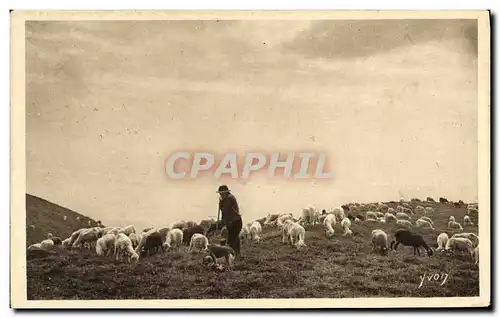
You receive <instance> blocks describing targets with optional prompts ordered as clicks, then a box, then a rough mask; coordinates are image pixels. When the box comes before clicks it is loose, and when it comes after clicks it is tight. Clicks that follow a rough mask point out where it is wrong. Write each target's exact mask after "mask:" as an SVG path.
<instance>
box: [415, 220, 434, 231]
mask: <svg viewBox="0 0 500 318" xmlns="http://www.w3.org/2000/svg"><path fill="white" fill-rule="evenodd" d="M415 225H416V226H417V227H420V228H429V229H431V230H434V227H433V226H432V224H431V223H430V222H429V221H427V220H424V219H418V220H417V221H416V222H415Z"/></svg>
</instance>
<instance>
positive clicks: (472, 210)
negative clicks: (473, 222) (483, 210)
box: [467, 208, 479, 216]
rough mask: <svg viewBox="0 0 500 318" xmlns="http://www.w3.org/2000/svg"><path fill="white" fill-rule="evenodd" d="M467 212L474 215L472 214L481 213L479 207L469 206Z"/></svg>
mask: <svg viewBox="0 0 500 318" xmlns="http://www.w3.org/2000/svg"><path fill="white" fill-rule="evenodd" d="M467 214H468V215H472V214H474V215H476V216H477V215H478V214H479V211H478V209H476V208H468V209H467Z"/></svg>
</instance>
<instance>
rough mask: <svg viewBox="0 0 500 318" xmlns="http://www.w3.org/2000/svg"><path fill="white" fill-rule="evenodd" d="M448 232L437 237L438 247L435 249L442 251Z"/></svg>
mask: <svg viewBox="0 0 500 318" xmlns="http://www.w3.org/2000/svg"><path fill="white" fill-rule="evenodd" d="M448 239H449V238H448V234H446V233H441V234H439V235H438V237H437V244H438V248H437V250H436V251H442V250H444V248H445V247H446V242H448Z"/></svg>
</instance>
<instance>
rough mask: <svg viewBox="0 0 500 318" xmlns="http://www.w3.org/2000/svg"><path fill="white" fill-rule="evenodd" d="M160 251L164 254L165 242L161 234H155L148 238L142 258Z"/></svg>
mask: <svg viewBox="0 0 500 318" xmlns="http://www.w3.org/2000/svg"><path fill="white" fill-rule="evenodd" d="M159 250H161V251H162V252H163V240H162V238H161V234H160V233H158V232H153V233H151V234H149V235H148V237H147V238H146V242H145V243H144V245H143V247H142V251H141V256H144V255H148V256H149V255H152V254H153V253H156V252H158V251H159Z"/></svg>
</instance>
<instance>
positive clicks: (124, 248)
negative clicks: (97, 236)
mask: <svg viewBox="0 0 500 318" xmlns="http://www.w3.org/2000/svg"><path fill="white" fill-rule="evenodd" d="M114 254H115V258H116V260H121V259H122V257H123V256H124V255H126V256H127V262H128V263H130V262H132V263H137V262H138V261H139V254H138V253H136V251H135V250H134V248H133V247H132V241H131V240H130V238H129V237H128V236H127V235H125V234H124V233H118V235H116V238H115V252H114Z"/></svg>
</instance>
